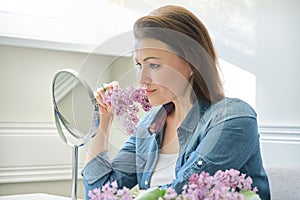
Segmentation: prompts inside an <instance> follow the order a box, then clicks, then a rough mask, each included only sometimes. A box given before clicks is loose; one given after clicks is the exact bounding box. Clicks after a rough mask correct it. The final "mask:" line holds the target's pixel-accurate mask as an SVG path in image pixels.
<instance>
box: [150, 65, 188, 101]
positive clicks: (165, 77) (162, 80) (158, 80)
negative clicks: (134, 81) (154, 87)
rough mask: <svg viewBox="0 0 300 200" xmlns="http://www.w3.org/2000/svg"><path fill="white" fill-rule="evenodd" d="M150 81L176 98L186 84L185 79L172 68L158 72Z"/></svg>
mask: <svg viewBox="0 0 300 200" xmlns="http://www.w3.org/2000/svg"><path fill="white" fill-rule="evenodd" d="M152 80H153V82H154V83H155V84H158V85H160V86H163V87H165V88H168V89H169V90H170V91H171V93H173V94H174V95H176V96H179V95H181V94H182V92H183V90H184V89H185V88H186V86H187V84H188V81H187V80H186V79H185V77H184V76H183V75H182V74H180V73H179V72H177V71H176V70H174V69H172V68H167V69H164V70H162V71H160V72H159V73H157V74H156V75H155V76H154V77H153V79H152Z"/></svg>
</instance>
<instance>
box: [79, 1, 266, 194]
mask: <svg viewBox="0 0 300 200" xmlns="http://www.w3.org/2000/svg"><path fill="white" fill-rule="evenodd" d="M134 36H135V41H136V45H135V54H134V57H135V61H136V64H137V66H138V67H139V83H140V84H141V85H144V86H145V88H146V93H147V96H148V98H149V102H150V104H151V105H153V108H152V109H151V110H150V111H149V112H148V113H146V115H145V116H144V117H143V118H142V119H141V120H140V122H139V125H138V128H137V130H136V132H135V134H134V135H133V136H131V137H130V139H129V140H128V141H127V142H126V143H125V145H124V146H123V147H122V149H121V150H120V151H119V152H118V154H117V155H116V157H115V158H114V159H113V160H112V161H110V160H109V158H108V156H107V150H108V144H109V140H108V138H109V132H110V127H111V123H112V120H113V116H112V112H111V110H112V109H111V106H110V105H107V104H105V103H104V90H109V89H111V88H113V87H117V86H116V83H115V82H113V83H111V84H108V85H106V88H104V89H98V91H97V94H96V99H97V101H98V103H99V104H100V114H101V123H100V124H101V128H100V131H99V133H98V134H97V135H96V136H95V138H94V139H93V141H92V142H91V145H90V149H89V153H88V155H87V164H86V166H85V168H84V169H83V172H82V175H83V177H84V183H85V188H86V191H88V190H90V189H93V188H99V187H101V186H102V185H103V184H105V183H107V182H112V181H114V180H117V182H118V185H119V187H123V186H126V187H128V188H132V187H134V186H135V185H137V184H138V186H139V189H141V190H145V189H148V188H150V187H157V186H159V187H162V188H166V187H173V188H174V189H175V190H176V191H177V192H178V193H181V192H182V187H183V186H184V185H185V184H187V183H188V180H189V178H190V176H191V175H192V174H193V173H200V172H201V171H206V172H208V173H210V174H214V173H215V172H216V171H218V170H226V169H230V168H233V169H237V170H239V171H241V172H242V173H245V174H247V175H249V176H251V177H252V179H253V187H257V188H258V190H259V195H260V196H261V198H262V199H270V191H269V184H268V178H267V175H266V172H265V170H264V168H263V165H262V159H261V153H260V145H259V135H258V130H257V121H256V113H255V111H254V110H253V109H252V108H251V107H250V106H249V105H248V104H246V103H245V102H243V101H242V100H239V99H230V98H226V97H224V93H223V89H222V83H221V80H220V78H219V74H218V69H217V56H216V53H215V50H214V47H213V44H212V41H211V39H210V36H209V34H208V32H207V30H206V28H205V26H204V25H203V24H202V23H201V21H200V20H199V19H197V17H195V16H194V15H193V14H192V13H191V12H189V11H188V10H186V9H184V8H182V7H178V6H165V7H161V8H159V9H157V10H154V11H153V12H151V13H150V14H149V15H147V16H145V17H142V18H140V19H138V20H137V21H136V23H135V25H134Z"/></svg>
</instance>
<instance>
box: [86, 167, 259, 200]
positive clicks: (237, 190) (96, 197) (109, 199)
mask: <svg viewBox="0 0 300 200" xmlns="http://www.w3.org/2000/svg"><path fill="white" fill-rule="evenodd" d="M251 184H252V179H251V177H249V176H248V177H246V175H245V174H241V173H240V172H239V171H238V170H234V169H230V170H226V171H221V170H220V171H217V172H216V173H215V175H214V176H211V175H209V173H206V172H202V173H200V174H192V176H191V177H190V180H189V184H187V185H185V186H184V187H183V192H182V194H180V195H179V194H177V193H176V191H175V190H174V189H172V188H167V189H166V190H165V191H164V192H163V193H161V195H160V196H158V197H157V199H158V200H215V199H219V200H225V199H226V200H243V199H245V198H244V196H243V194H242V193H241V192H243V191H247V190H248V191H249V190H250V191H251V192H253V194H255V193H256V192H257V191H258V190H257V188H256V187H255V188H252V187H251ZM153 191H154V192H156V191H155V190H153ZM145 192H147V191H145ZM150 192H151V191H150ZM149 194H150V193H149ZM88 196H89V197H90V200H119V199H120V200H132V199H133V198H132V196H131V195H130V192H129V189H127V188H126V187H123V189H122V190H117V183H116V182H113V183H112V184H111V186H109V184H106V185H104V186H103V187H102V190H101V191H100V189H94V190H90V191H89V193H88ZM145 197H146V196H145ZM146 199H147V200H150V199H151V200H152V199H153V195H149V196H148V198H146Z"/></svg>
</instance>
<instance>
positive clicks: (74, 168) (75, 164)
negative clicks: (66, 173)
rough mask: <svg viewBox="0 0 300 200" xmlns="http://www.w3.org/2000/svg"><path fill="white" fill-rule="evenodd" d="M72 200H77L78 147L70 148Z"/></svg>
mask: <svg viewBox="0 0 300 200" xmlns="http://www.w3.org/2000/svg"><path fill="white" fill-rule="evenodd" d="M72 154H73V156H72V195H71V197H72V200H77V181H78V146H74V147H73V148H72Z"/></svg>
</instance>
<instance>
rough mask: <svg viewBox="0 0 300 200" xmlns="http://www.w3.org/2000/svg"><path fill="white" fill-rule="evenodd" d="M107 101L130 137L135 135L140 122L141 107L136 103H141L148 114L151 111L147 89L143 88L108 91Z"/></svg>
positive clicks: (131, 87) (106, 93)
mask: <svg viewBox="0 0 300 200" xmlns="http://www.w3.org/2000/svg"><path fill="white" fill-rule="evenodd" d="M105 101H106V103H110V104H111V105H112V106H113V107H114V109H115V113H116V115H117V116H119V117H120V119H121V122H122V125H123V126H124V127H125V130H126V132H127V133H128V134H129V135H132V134H134V132H135V130H136V128H137V124H138V122H139V118H138V116H137V114H138V112H139V107H138V106H137V105H136V103H139V104H140V105H141V106H142V109H143V110H144V111H146V112H147V111H149V110H150V109H151V105H150V104H149V100H148V97H147V96H146V92H145V89H144V88H142V87H135V86H130V87H127V88H126V89H121V88H113V89H112V90H107V91H106V92H105Z"/></svg>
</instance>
